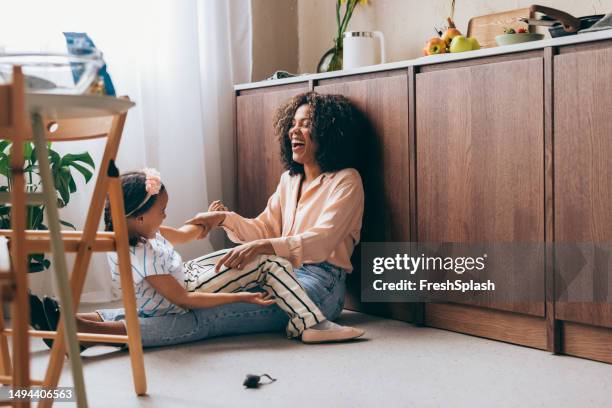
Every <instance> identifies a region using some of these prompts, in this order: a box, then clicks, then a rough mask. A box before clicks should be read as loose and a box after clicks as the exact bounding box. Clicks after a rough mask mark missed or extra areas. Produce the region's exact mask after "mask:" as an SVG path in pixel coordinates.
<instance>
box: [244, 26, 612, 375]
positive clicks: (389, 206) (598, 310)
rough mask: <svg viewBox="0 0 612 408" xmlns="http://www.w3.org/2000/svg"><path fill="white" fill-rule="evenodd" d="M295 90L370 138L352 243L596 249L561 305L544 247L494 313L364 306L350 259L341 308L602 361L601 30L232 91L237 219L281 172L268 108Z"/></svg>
mask: <svg viewBox="0 0 612 408" xmlns="http://www.w3.org/2000/svg"><path fill="white" fill-rule="evenodd" d="M308 90H314V91H316V92H319V93H337V94H343V95H345V96H346V97H348V98H349V99H350V100H351V101H352V102H353V103H354V104H355V105H356V106H357V107H358V109H359V110H360V111H361V112H362V113H363V114H364V115H365V117H366V118H367V121H368V123H369V124H370V127H371V129H364V132H365V131H371V133H372V135H373V137H374V139H375V141H376V146H377V147H376V148H375V149H372V150H371V154H370V155H369V157H368V163H367V165H366V166H365V167H364V169H363V171H362V177H363V179H364V185H365V188H366V208H365V215H364V224H363V234H362V241H363V242H380V241H386V242H408V241H412V242H417V241H418V242H459V243H477V242H503V243H517V244H534V245H538V244H541V245H542V246H543V247H544V245H547V246H546V248H552V244H555V245H557V244H558V245H559V246H560V247H563V245H566V244H567V245H568V246H569V247H571V245H572V244H574V243H588V245H590V247H596V249H597V250H595V251H591V252H589V251H586V252H585V253H584V254H583V255H584V256H583V258H584V263H585V265H586V266H585V268H586V269H587V270H588V269H589V268H590V269H591V270H592V271H591V272H592V273H590V274H589V273H587V274H583V275H580V276H581V279H585V280H588V281H585V282H574V284H573V286H572V288H573V289H572V290H573V292H572V296H571V297H570V298H567V299H566V298H558V295H559V293H560V291H561V290H565V287H564V286H563V285H566V284H567V283H568V276H569V274H570V273H571V271H568V265H569V264H570V263H571V262H570V260H569V259H566V258H568V257H569V256H570V255H568V254H571V251H562V250H560V249H556V250H555V251H553V250H547V251H541V252H537V254H536V255H535V256H533V257H530V259H529V262H528V265H527V266H526V267H524V268H521V269H520V270H515V271H511V272H512V273H515V274H516V276H513V277H514V278H515V281H516V282H515V286H513V290H515V291H516V293H515V295H516V296H513V297H512V298H510V299H509V300H508V301H506V302H503V303H501V302H487V301H484V302H477V303H476V302H471V303H468V302H463V303H364V302H361V301H360V265H359V262H360V260H359V248H358V249H357V251H356V254H355V255H354V257H353V264H354V265H355V271H354V272H353V273H352V274H351V275H350V278H349V283H348V286H349V293H348V294H347V303H346V305H347V308H350V309H353V310H360V311H364V312H368V313H373V314H378V315H381V316H386V317H392V318H397V319H401V320H406V321H410V322H413V323H416V324H418V325H425V326H431V327H437V328H441V329H447V330H453V331H457V332H461V333H467V334H472V335H476V336H481V337H485V338H490V339H495V340H501V341H506V342H509V343H515V344H520V345H525V346H530V347H534V348H538V349H542V350H548V351H551V352H554V353H565V354H570V355H575V356H580V357H585V358H590V359H594V360H599V361H605V362H608V363H610V362H612V303H611V302H610V301H609V299H610V298H611V295H610V294H609V288H610V284H611V283H612V267H609V266H608V264H607V263H606V262H604V261H602V255H601V253H603V254H604V255H605V254H607V252H605V248H606V244H607V243H609V242H612V121H610V120H609V118H608V115H609V112H612V31H609V30H608V31H601V32H595V33H589V34H581V35H576V36H572V37H564V38H556V39H549V40H543V41H537V42H532V43H524V44H517V45H513V46H507V47H497V48H488V49H482V50H478V51H471V52H466V53H459V54H448V55H440V56H430V57H425V58H419V59H416V60H411V61H402V62H397V63H390V64H383V65H378V66H372V67H364V68H360V69H355V70H350V71H339V72H332V73H326V74H316V75H305V76H301V77H296V78H290V79H284V80H275V81H264V82H258V83H252V84H243V85H238V86H236V87H235V94H236V98H235V99H236V121H237V126H236V152H237V176H238V191H239V192H240V193H239V195H238V197H237V204H238V205H237V207H238V208H237V211H238V212H239V213H241V214H243V215H245V216H255V215H257V214H258V213H259V212H260V211H261V210H262V209H263V208H264V207H265V204H266V201H267V198H268V197H269V196H270V195H271V194H272V193H273V192H274V189H275V187H276V184H277V182H278V178H279V176H280V174H281V172H282V166H281V163H280V156H279V153H278V151H279V148H278V142H277V141H276V139H275V136H274V133H273V128H272V117H273V114H274V109H275V107H277V106H279V105H280V104H281V103H283V102H285V101H286V100H287V99H288V98H290V97H291V96H293V95H295V94H297V93H300V92H304V91H308ZM598 254H599V255H598ZM581 259H582V258H581ZM603 259H604V260H605V261H607V259H608V258H606V257H605V256H603ZM566 261H567V262H566ZM602 262H603V263H602ZM584 276H586V278H584ZM517 277H518V278H520V279H517ZM589 277H590V278H589ZM589 279H590V280H589ZM576 288H577V289H576ZM525 291H531V292H535V293H536V294H539V296H536V297H532V298H530V299H529V301H526V300H525V298H524V296H522V294H523V293H524V292H525ZM581 291H583V292H584V293H581ZM593 293H595V295H596V297H597V299H591V298H590V297H589V296H591V295H592V294H593ZM598 299H599V301H598ZM606 300H607V301H606Z"/></svg>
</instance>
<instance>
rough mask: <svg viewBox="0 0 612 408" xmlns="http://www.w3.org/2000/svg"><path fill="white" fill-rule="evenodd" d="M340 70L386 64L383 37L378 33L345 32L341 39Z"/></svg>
mask: <svg viewBox="0 0 612 408" xmlns="http://www.w3.org/2000/svg"><path fill="white" fill-rule="evenodd" d="M342 49H343V51H342V69H350V68H357V67H365V66H367V65H376V64H381V63H385V62H386V58H385V37H384V36H383V33H382V32H380V31H347V32H345V33H344V35H343V38H342Z"/></svg>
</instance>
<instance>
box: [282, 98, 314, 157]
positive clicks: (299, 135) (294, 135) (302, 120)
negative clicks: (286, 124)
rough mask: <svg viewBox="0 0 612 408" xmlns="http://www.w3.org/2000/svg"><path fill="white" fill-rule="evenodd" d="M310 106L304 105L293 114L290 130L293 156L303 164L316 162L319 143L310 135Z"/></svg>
mask: <svg viewBox="0 0 612 408" xmlns="http://www.w3.org/2000/svg"><path fill="white" fill-rule="evenodd" d="M311 126H312V124H311V123H310V106H308V105H302V106H300V107H299V108H298V109H297V110H296V111H295V115H294V116H293V122H292V125H291V128H290V129H289V132H288V134H287V135H288V137H289V140H290V141H291V152H292V158H293V160H294V161H295V162H297V163H300V164H302V165H310V164H315V163H316V159H315V154H316V152H317V147H318V146H317V144H316V143H315V142H314V141H313V140H312V138H311V137H310V129H311Z"/></svg>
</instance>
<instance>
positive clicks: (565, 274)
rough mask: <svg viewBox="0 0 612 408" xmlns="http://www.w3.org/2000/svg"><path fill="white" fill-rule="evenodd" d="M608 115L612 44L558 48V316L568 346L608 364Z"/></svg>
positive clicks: (611, 284) (611, 312)
mask: <svg viewBox="0 0 612 408" xmlns="http://www.w3.org/2000/svg"><path fill="white" fill-rule="evenodd" d="M611 112H612V43H611V42H605V43H602V44H597V45H596V46H593V45H591V46H580V47H568V48H561V50H560V53H559V55H555V57H554V135H555V142H554V168H555V171H554V188H555V200H554V209H555V211H554V225H555V228H554V233H555V241H556V243H557V246H558V248H559V249H558V250H557V253H558V259H557V263H556V268H555V283H556V285H555V289H556V296H560V295H563V294H565V293H567V297H561V298H560V300H559V301H558V302H557V303H556V305H555V318H556V319H559V320H561V321H562V322H563V323H562V333H563V344H564V348H565V351H568V352H570V353H571V354H576V353H578V354H577V355H581V353H582V354H585V353H586V354H585V356H587V357H590V358H596V359H602V360H604V361H605V360H607V361H612V330H609V328H612V303H611V302H610V299H611V298H612V256H611V255H612V251H611V249H612V164H611V163H612V162H611V158H612V121H611V120H610V113H611ZM570 243H579V245H580V246H581V249H582V251H576V250H574V251H572V250H571V246H569V245H566V244H570ZM584 243H588V244H587V245H586V246H585V244H584ZM588 247H591V248H592V249H593V250H592V251H591V250H588ZM585 248H587V250H584V249H585ZM576 260H579V261H578V262H576ZM592 326H598V327H602V328H608V330H602V329H598V328H597V327H592ZM597 339H600V341H598V340H597ZM606 339H607V340H606ZM576 344H579V345H580V344H582V346H583V347H581V348H580V347H579V348H576ZM568 349H569V350H568ZM598 350H599V351H598Z"/></svg>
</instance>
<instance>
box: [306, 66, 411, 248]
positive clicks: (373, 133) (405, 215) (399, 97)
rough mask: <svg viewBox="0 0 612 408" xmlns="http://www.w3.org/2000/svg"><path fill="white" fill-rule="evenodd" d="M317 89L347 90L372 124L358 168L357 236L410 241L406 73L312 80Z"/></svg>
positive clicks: (345, 92)
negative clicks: (362, 194)
mask: <svg viewBox="0 0 612 408" xmlns="http://www.w3.org/2000/svg"><path fill="white" fill-rule="evenodd" d="M315 91H316V92H319V93H322V94H340V95H344V96H346V97H347V98H348V99H349V100H350V101H351V102H352V103H353V104H354V105H355V106H356V107H357V108H358V109H359V110H360V111H361V112H362V113H363V114H364V115H365V117H366V119H367V124H368V125H369V126H371V129H363V131H364V133H363V134H362V135H361V136H363V137H366V138H374V140H369V141H368V142H369V143H368V145H369V146H371V149H370V150H369V151H368V153H367V155H366V160H367V163H366V165H367V167H366V168H365V169H364V171H363V172H362V178H363V183H364V188H365V189H366V205H365V206H366V213H365V215H364V222H363V225H364V227H363V236H362V241H371V242H383V241H385V242H408V241H410V221H409V218H410V214H409V201H410V199H409V170H410V169H409V154H408V78H407V74H406V72H402V73H399V74H398V75H397V76H389V77H382V78H372V79H364V80H353V81H350V82H342V83H335V84H331V85H321V86H316V87H315Z"/></svg>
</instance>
